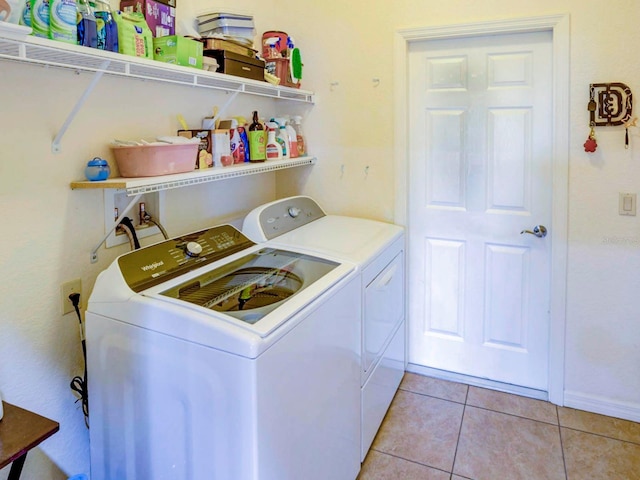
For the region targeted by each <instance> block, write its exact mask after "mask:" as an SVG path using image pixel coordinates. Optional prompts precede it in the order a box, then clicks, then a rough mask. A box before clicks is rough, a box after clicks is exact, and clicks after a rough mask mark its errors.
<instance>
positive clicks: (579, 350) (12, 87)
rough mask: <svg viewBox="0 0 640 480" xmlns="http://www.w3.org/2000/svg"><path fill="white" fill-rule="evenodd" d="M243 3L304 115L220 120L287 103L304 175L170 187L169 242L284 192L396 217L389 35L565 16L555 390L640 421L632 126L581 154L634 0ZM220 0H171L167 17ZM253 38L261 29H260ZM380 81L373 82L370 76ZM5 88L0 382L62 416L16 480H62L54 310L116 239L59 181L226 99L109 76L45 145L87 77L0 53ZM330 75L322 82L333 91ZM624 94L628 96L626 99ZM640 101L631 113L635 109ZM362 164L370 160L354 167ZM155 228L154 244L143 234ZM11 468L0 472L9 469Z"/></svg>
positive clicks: (70, 349) (65, 439)
mask: <svg viewBox="0 0 640 480" xmlns="http://www.w3.org/2000/svg"><path fill="white" fill-rule="evenodd" d="M288 3H290V5H287V6H286V8H283V7H280V5H279V4H277V3H276V2H274V1H269V2H254V1H239V2H237V3H236V5H237V7H234V8H233V10H244V11H246V12H250V13H253V14H254V16H255V18H256V23H257V30H258V32H259V34H260V33H261V32H262V31H264V30H267V29H278V30H285V31H287V32H288V33H289V34H290V35H292V36H294V37H295V38H296V41H297V44H298V46H300V47H301V49H302V53H303V58H304V62H305V70H304V88H306V89H310V90H314V91H315V92H316V94H317V104H316V105H315V106H314V107H313V108H308V107H301V106H288V105H280V104H278V105H276V104H274V102H272V101H270V100H265V99H260V98H243V99H239V100H238V101H237V102H236V103H235V104H234V105H233V107H232V109H231V110H230V113H244V114H248V113H249V111H250V110H251V109H252V108H254V107H257V108H259V109H260V111H261V112H264V113H265V114H274V113H287V112H286V110H298V112H299V113H302V114H304V115H305V128H306V130H307V134H308V137H309V144H310V148H311V151H312V153H314V154H316V155H317V156H318V159H319V162H318V164H317V165H316V166H314V167H312V168H308V167H305V168H302V169H295V170H292V171H290V172H282V173H278V174H267V175H260V176H254V177H249V178H245V179H235V180H229V181H225V182H217V183H214V184H209V185H205V186H200V187H192V188H186V189H181V190H175V191H168V192H167V193H166V199H167V221H166V227H167V229H168V230H169V233H170V234H172V235H178V234H181V233H185V232H187V231H190V230H194V229H197V228H200V227H204V226H207V225H211V224H215V223H220V222H222V221H226V220H228V219H230V218H234V217H237V216H241V215H242V214H243V213H244V212H246V211H247V210H248V209H250V208H252V207H253V206H256V205H258V204H260V203H262V202H264V201H267V200H270V199H273V198H275V197H276V196H283V195H287V194H292V193H306V194H310V195H312V196H315V197H317V198H318V199H319V200H320V201H321V203H322V204H323V205H324V206H325V208H326V209H327V210H329V211H330V212H333V213H345V214H351V215H359V216H364V217H370V218H378V219H384V220H393V212H394V208H395V199H396V194H398V195H402V192H398V193H396V192H394V189H393V185H394V162H395V160H394V158H393V151H394V142H396V141H399V140H400V139H394V138H393V126H394V118H393V112H394V85H393V78H394V71H393V68H394V59H393V36H394V32H395V31H396V30H397V29H401V28H408V27H423V26H431V25H442V24H453V23H466V22H476V21H481V20H494V19H501V18H507V17H523V16H538V15H544V14H557V13H569V14H570V15H571V89H570V90H571V119H570V125H571V127H570V128H571V129H570V148H571V151H570V165H569V168H570V171H569V174H570V184H569V195H570V198H569V258H568V264H569V269H568V279H567V280H568V285H567V292H568V304H567V348H566V362H567V364H566V371H565V377H566V389H567V391H568V395H567V398H568V399H569V400H571V401H573V402H574V403H579V402H584V406H585V408H587V407H589V406H590V408H592V409H594V410H597V409H600V410H602V409H603V408H604V407H610V408H611V409H612V410H613V411H616V412H620V413H621V414H622V413H626V416H627V417H635V418H640V379H639V378H638V375H637V373H636V372H637V368H636V366H637V365H638V364H640V349H639V348H638V345H639V343H640V340H639V339H640V322H638V311H640V300H638V297H639V296H638V294H637V291H636V290H637V288H636V287H637V286H638V285H640V282H639V281H638V273H637V271H638V266H640V253H639V251H640V250H639V249H638V246H639V245H640V224H639V221H638V217H620V216H618V214H617V201H618V192H620V191H625V192H626V191H629V192H639V191H640V158H639V157H640V153H639V152H640V130H638V129H633V130H632V131H631V144H632V145H631V148H630V149H629V150H625V149H624V147H623V135H624V133H623V132H622V131H620V129H609V130H605V129H599V130H598V144H599V147H598V151H597V152H596V154H592V155H588V154H586V153H584V151H583V149H582V143H583V142H584V140H585V139H586V135H587V133H588V129H587V126H586V124H587V112H586V102H587V92H588V84H589V83H590V82H597V81H622V82H625V83H627V84H628V85H629V86H630V87H631V89H632V90H634V91H637V92H640V66H639V64H638V63H637V62H636V61H635V50H636V48H637V45H639V44H640V30H639V29H638V25H640V11H639V10H638V8H637V4H636V3H637V2H635V1H634V0H615V1H611V2H606V3H605V2H602V1H595V0H581V1H578V0H538V1H536V2H531V1H528V0H512V1H510V2H505V1H497V0H493V1H492V0H483V1H482V2H479V1H477V0H451V1H449V2H442V1H435V0H426V1H425V0H413V1H410V0H398V1H396V2H386V1H379V2H371V1H368V2H364V1H362V0H353V1H351V2H338V1H335V0H334V1H325V2H318V1H315V0H298V1H297V2H288ZM204 7H206V8H209V9H212V10H215V11H229V10H231V7H229V6H228V4H227V3H223V2H219V1H218V2H205V1H204V0H200V1H196V0H182V3H180V2H179V14H180V15H182V16H183V18H185V19H186V18H189V17H190V16H191V15H192V14H193V13H194V12H195V11H197V10H199V9H201V8H204ZM259 38H260V37H259V36H257V37H256V39H259ZM374 78H377V79H379V82H374V81H373V79H374ZM0 79H1V81H2V85H3V87H4V92H5V95H4V96H3V100H2V109H1V112H2V113H1V114H0V145H2V148H1V149H0V152H1V153H0V211H2V213H3V215H2V219H3V228H2V232H3V235H2V236H1V237H0V252H1V253H0V266H1V270H0V274H1V275H2V286H3V289H2V291H3V293H2V309H0V331H1V332H2V333H1V335H0V391H2V393H3V394H4V396H5V398H6V399H7V400H8V401H10V402H12V403H17V404H19V405H22V406H24V407H27V408H31V409H33V410H35V411H37V412H39V413H41V414H43V415H46V416H49V417H51V418H54V419H56V420H58V421H59V422H60V423H61V429H60V432H59V433H58V434H56V435H55V436H54V437H52V438H51V439H50V440H48V441H47V442H45V444H44V445H43V447H42V449H41V450H37V452H36V453H35V454H34V455H31V454H30V458H29V460H28V461H27V465H26V469H25V478H43V479H44V478H52V479H63V478H66V476H69V475H71V474H75V473H81V472H88V469H89V466H88V435H87V432H86V430H85V428H84V425H83V421H82V414H81V412H80V410H79V408H78V406H77V404H74V403H73V401H74V397H73V395H72V393H71V391H70V389H69V387H68V383H69V380H70V379H71V377H73V376H74V375H76V374H78V373H80V372H81V371H82V362H81V356H80V346H79V340H78V331H77V320H76V319H75V318H74V317H73V315H67V316H64V317H63V316H61V315H60V305H59V301H58V296H59V293H58V292H59V286H60V283H62V282H64V281H66V280H69V279H72V278H81V279H82V281H83V285H84V292H83V298H84V299H85V301H86V298H87V297H88V295H89V293H90V289H91V287H92V285H93V282H94V280H95V277H96V275H97V274H98V273H99V272H100V271H101V270H102V269H104V268H105V267H106V266H107V265H108V264H109V262H110V261H111V260H113V259H114V258H115V257H116V256H117V255H118V254H121V253H123V252H125V251H126V250H127V249H126V247H124V246H123V247H117V248H113V249H108V250H104V249H101V250H100V251H99V255H100V258H99V262H98V263H97V264H90V263H89V251H90V249H91V248H92V247H93V245H94V244H95V243H96V242H97V241H98V240H99V239H100V238H101V236H102V234H103V218H102V216H103V214H102V196H101V194H100V192H92V191H71V190H70V189H69V181H70V180H74V179H79V178H81V177H82V172H83V167H84V164H85V163H86V161H87V160H88V159H90V158H92V157H93V156H95V155H105V156H109V155H110V154H109V151H108V148H107V146H106V145H107V142H108V141H109V139H111V138H113V137H123V136H125V137H132V138H136V137H147V136H154V135H155V134H157V133H169V132H171V131H173V130H175V129H176V128H177V126H178V125H177V122H176V121H175V115H176V114H177V113H182V114H183V115H185V117H186V118H187V121H188V122H189V123H191V124H194V125H195V124H197V123H198V122H199V119H200V118H201V117H202V116H203V115H206V114H208V113H209V111H210V109H211V106H212V105H215V104H218V105H221V104H222V103H223V102H224V101H225V97H226V96H225V94H223V93H210V92H201V91H194V90H192V89H190V88H188V87H176V86H170V85H159V84H152V83H143V82H138V81H130V80H123V79H116V78H105V79H103V80H102V81H101V82H100V83H99V85H98V87H97V88H96V90H95V91H94V92H93V94H92V95H91V96H90V97H89V100H88V102H87V104H86V105H85V107H84V108H83V109H82V110H81V112H80V114H79V116H78V118H77V119H76V121H75V122H74V123H73V124H72V126H71V128H70V129H69V131H68V133H67V135H66V136H65V138H64V139H63V144H62V147H63V152H62V153H61V154H59V155H52V154H51V150H50V148H51V147H50V140H51V138H52V137H53V136H54V135H55V133H56V132H57V130H58V128H59V127H60V125H61V124H62V122H63V121H64V119H65V117H66V114H67V112H68V111H69V110H70V109H71V107H72V106H73V104H74V102H75V101H76V99H77V98H78V97H79V95H80V94H81V92H82V89H83V88H84V86H85V85H87V84H88V82H89V81H90V77H89V76H88V75H86V74H81V75H76V74H75V73H73V72H71V71H60V70H55V69H45V68H41V67H35V66H22V65H17V64H14V63H8V62H2V61H0ZM332 84H333V85H332ZM636 99H637V97H636ZM636 110H637V111H638V109H636ZM367 167H368V168H367ZM156 240H158V238H152V239H149V240H148V241H147V242H146V243H148V242H150V241H156ZM6 474H7V472H6V470H5V471H3V472H0V478H5V477H6Z"/></svg>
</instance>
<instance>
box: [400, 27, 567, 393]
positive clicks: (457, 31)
mask: <svg viewBox="0 0 640 480" xmlns="http://www.w3.org/2000/svg"><path fill="white" fill-rule="evenodd" d="M539 31H550V32H551V33H552V43H553V45H552V52H553V59H552V65H553V72H552V75H553V79H552V85H553V92H551V95H552V111H553V112H554V116H553V119H552V142H553V144H552V148H553V153H552V155H553V162H552V176H553V178H552V209H551V224H552V225H553V228H552V229H551V231H550V236H551V239H552V248H551V279H550V286H549V287H550V310H549V374H548V377H549V384H548V396H549V401H550V402H552V403H554V404H556V405H563V404H564V363H565V362H564V353H565V324H566V290H567V288H566V284H567V244H568V237H567V226H568V194H569V189H568V181H569V72H570V68H569V63H570V49H569V41H570V19H569V15H568V14H561V15H548V16H541V17H526V18H518V19H506V20H497V21H488V22H477V23H466V24H459V25H444V26H432V27H423V28H411V29H402V30H397V31H396V33H395V35H394V72H395V73H394V85H395V87H394V114H395V120H396V121H395V131H394V134H395V146H394V153H395V167H396V177H395V205H396V207H395V219H396V222H397V223H399V224H400V225H404V226H405V227H410V225H408V218H409V212H408V207H409V205H408V204H409V202H408V190H407V188H408V175H409V161H410V153H411V152H410V151H409V120H408V115H409V106H408V101H409V98H408V89H409V87H408V85H409V83H408V82H409V78H408V64H409V63H408V54H409V52H408V49H409V44H411V43H413V42H421V41H425V40H436V39H456V38H467V37H475V36H485V35H496V34H507V33H526V32H539Z"/></svg>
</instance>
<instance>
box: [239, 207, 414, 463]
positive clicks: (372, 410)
mask: <svg viewBox="0 0 640 480" xmlns="http://www.w3.org/2000/svg"><path fill="white" fill-rule="evenodd" d="M242 231H243V233H244V234H245V235H247V236H248V237H249V238H251V239H252V240H254V241H256V242H267V243H266V244H265V245H271V246H279V247H282V248H297V249H300V251H305V252H307V253H309V254H312V255H313V254H315V255H330V256H332V257H335V258H341V259H343V260H345V261H349V262H354V263H356V265H357V266H358V270H359V272H360V282H361V287H360V289H361V290H360V294H359V295H358V297H357V301H358V303H359V304H360V305H361V306H362V307H361V308H362V315H363V319H362V337H361V338H362V340H361V420H362V426H361V429H362V430H361V447H360V455H361V456H360V460H364V457H365V456H366V454H367V451H368V450H369V447H370V446H371V442H372V441H373V438H374V437H375V435H376V433H377V431H378V428H379V427H380V424H381V422H382V420H383V418H384V416H385V414H386V412H387V410H388V408H389V405H390V404H391V401H392V400H393V397H394V395H395V393H396V391H397V389H398V386H399V384H400V381H401V380H402V377H403V375H404V371H405V367H406V363H405V328H404V324H405V323H404V321H405V295H404V292H405V275H404V248H405V247H404V241H405V240H404V230H403V228H402V227H400V226H398V225H393V224H389V223H384V222H379V221H374V220H367V219H363V218H354V217H346V216H340V215H327V214H326V213H325V212H324V211H323V210H322V208H321V207H320V206H319V205H318V204H317V203H316V202H315V201H314V200H313V199H312V198H310V197H306V196H296V197H290V198H285V199H281V200H276V201H275V202H271V203H268V204H266V205H262V206H260V207H258V208H255V209H254V210H252V211H251V212H250V213H249V214H248V215H247V216H246V218H245V219H244V223H243V226H242Z"/></svg>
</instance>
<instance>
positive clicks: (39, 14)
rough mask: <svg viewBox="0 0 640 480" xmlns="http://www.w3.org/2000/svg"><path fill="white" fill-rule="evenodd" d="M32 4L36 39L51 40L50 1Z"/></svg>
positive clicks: (32, 1) (36, 0) (32, 0)
mask: <svg viewBox="0 0 640 480" xmlns="http://www.w3.org/2000/svg"><path fill="white" fill-rule="evenodd" d="M29 1H30V2H31V28H32V30H33V35H34V36H36V37H42V38H49V15H50V8H49V0H29Z"/></svg>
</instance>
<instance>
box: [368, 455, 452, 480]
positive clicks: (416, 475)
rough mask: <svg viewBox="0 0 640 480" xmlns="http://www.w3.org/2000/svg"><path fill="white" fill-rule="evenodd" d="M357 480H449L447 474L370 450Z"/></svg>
mask: <svg viewBox="0 0 640 480" xmlns="http://www.w3.org/2000/svg"><path fill="white" fill-rule="evenodd" d="M358 480H449V473H447V472H444V471H442V470H436V469H435V468H431V467H427V466H424V465H420V464H419V463H414V462H410V461H408V460H404V459H402V458H398V457H394V456H391V455H387V454H386V453H381V452H376V451H375V450H370V451H369V453H368V454H367V458H366V459H365V463H364V465H363V467H362V470H360V475H358Z"/></svg>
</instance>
